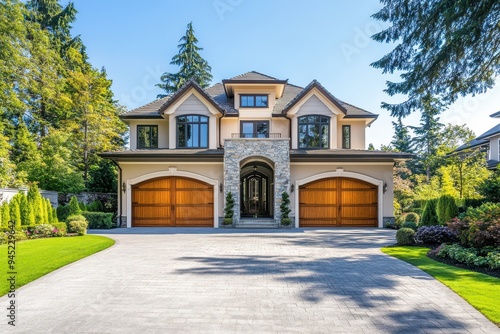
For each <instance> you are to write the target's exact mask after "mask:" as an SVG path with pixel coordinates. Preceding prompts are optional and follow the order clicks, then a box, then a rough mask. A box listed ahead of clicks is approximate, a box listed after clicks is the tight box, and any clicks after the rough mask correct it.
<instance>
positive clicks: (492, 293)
mask: <svg viewBox="0 0 500 334" xmlns="http://www.w3.org/2000/svg"><path fill="white" fill-rule="evenodd" d="M428 251H429V249H428V248H425V247H409V246H406V247H384V248H382V252H384V253H386V254H388V255H391V256H394V257H395V258H398V259H400V260H403V261H406V262H408V263H410V264H412V265H414V266H416V267H418V268H420V269H422V270H423V271H425V272H426V273H428V274H429V275H431V276H432V277H434V278H435V279H437V280H438V281H440V282H441V283H443V284H444V285H446V286H447V287H449V288H450V289H452V290H453V291H455V292H456V293H457V294H458V295H459V296H460V297H462V298H463V299H465V300H466V301H467V302H468V303H469V304H471V305H472V306H474V307H475V308H476V309H477V310H478V311H479V312H481V313H482V314H484V315H485V316H486V317H487V318H488V319H490V320H491V321H493V322H494V323H495V324H496V325H497V326H499V325H500V279H498V278H495V277H492V276H488V275H485V274H481V273H477V272H475V271H471V270H466V269H462V268H457V267H454V266H450V265H447V264H444V263H441V262H437V261H434V260H432V259H430V258H428V257H427V252H428Z"/></svg>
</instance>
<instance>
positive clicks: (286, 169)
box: [224, 138, 290, 223]
mask: <svg viewBox="0 0 500 334" xmlns="http://www.w3.org/2000/svg"><path fill="white" fill-rule="evenodd" d="M252 157H254V158H255V159H259V158H265V159H266V160H270V162H271V163H272V164H273V166H272V167H273V168H274V180H273V181H271V180H269V182H273V183H274V219H275V220H279V219H280V217H281V210H280V204H281V194H282V193H283V192H284V191H286V192H288V193H289V192H290V146H289V139H272V138H239V139H226V140H225V141H224V206H225V198H226V195H227V193H229V192H232V193H233V197H234V201H235V204H236V205H235V206H234V220H235V222H236V223H237V222H239V220H240V212H241V208H240V205H241V198H240V195H241V193H240V169H241V162H242V161H243V160H245V159H247V158H250V159H248V160H247V161H251V158H252Z"/></svg>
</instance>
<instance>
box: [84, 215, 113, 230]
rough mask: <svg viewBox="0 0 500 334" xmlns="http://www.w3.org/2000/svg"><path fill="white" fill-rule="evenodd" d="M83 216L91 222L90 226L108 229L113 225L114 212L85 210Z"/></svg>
mask: <svg viewBox="0 0 500 334" xmlns="http://www.w3.org/2000/svg"><path fill="white" fill-rule="evenodd" d="M82 216H84V217H85V219H86V220H87V222H88V223H89V228H93V229H94V228H97V229H108V228H111V227H112V225H113V214H112V213H109V212H108V213H106V212H83V213H82Z"/></svg>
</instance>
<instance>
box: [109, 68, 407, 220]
mask: <svg viewBox="0 0 500 334" xmlns="http://www.w3.org/2000/svg"><path fill="white" fill-rule="evenodd" d="M121 119H122V120H123V121H124V122H126V123H127V124H128V125H129V127H130V150H127V151H121V152H107V153H103V154H101V156H102V157H104V158H107V159H111V160H113V161H114V162H115V163H116V164H117V165H118V167H119V171H120V175H119V184H120V185H121V186H120V190H119V191H118V193H119V209H118V210H119V212H118V216H119V217H120V219H121V221H122V222H123V225H124V226H126V227H134V226H210V227H219V222H220V220H221V217H223V216H224V201H225V197H226V194H227V193H228V192H231V193H232V194H233V196H234V199H235V202H236V206H235V210H234V218H235V221H236V223H241V222H243V221H245V220H247V219H255V218H258V219H260V218H263V219H264V218H266V219H268V220H270V221H272V222H274V221H279V219H280V203H281V196H282V193H283V192H287V193H289V194H290V198H291V205H290V208H291V209H292V213H291V215H290V216H291V217H294V223H295V227H310V226H324V227H330V226H372V227H382V226H383V224H384V221H387V220H392V219H393V165H394V163H396V162H398V161H401V160H406V159H409V158H411V155H409V154H405V153H394V152H384V151H369V150H365V147H366V141H365V129H366V127H367V126H370V124H371V123H372V122H374V121H375V120H376V119H377V115H375V114H373V113H371V112H368V111H366V110H363V109H361V108H358V107H355V106H354V105H351V104H349V103H346V102H343V101H341V100H339V99H337V98H336V97H334V96H333V95H332V94H331V93H330V92H329V91H327V90H326V89H325V88H324V87H323V86H322V85H321V84H320V83H318V82H317V81H316V80H314V81H312V82H311V83H310V84H309V85H308V86H307V87H305V88H303V87H299V86H296V85H292V84H289V83H288V80H280V79H276V78H273V77H270V76H268V75H264V74H261V73H258V72H248V73H245V74H242V75H239V76H236V77H234V78H231V79H227V80H223V81H222V83H218V84H215V85H214V86H212V87H210V88H207V89H202V88H201V87H200V86H199V85H198V84H196V83H195V82H194V81H190V82H188V83H186V84H185V85H184V86H183V87H182V88H181V89H179V90H178V91H177V92H175V93H174V94H172V95H170V96H167V97H165V98H163V99H159V100H156V101H153V102H151V103H149V104H147V105H145V106H143V107H140V108H137V109H135V110H132V111H130V112H127V113H125V114H123V115H122V116H121Z"/></svg>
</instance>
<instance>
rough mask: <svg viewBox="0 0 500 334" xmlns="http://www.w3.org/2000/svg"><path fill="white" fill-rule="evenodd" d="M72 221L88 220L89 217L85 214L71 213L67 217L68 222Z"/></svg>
mask: <svg viewBox="0 0 500 334" xmlns="http://www.w3.org/2000/svg"><path fill="white" fill-rule="evenodd" d="M72 221H84V222H87V219H86V218H85V217H84V216H83V215H71V216H69V217H68V218H66V223H70V222H72Z"/></svg>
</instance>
